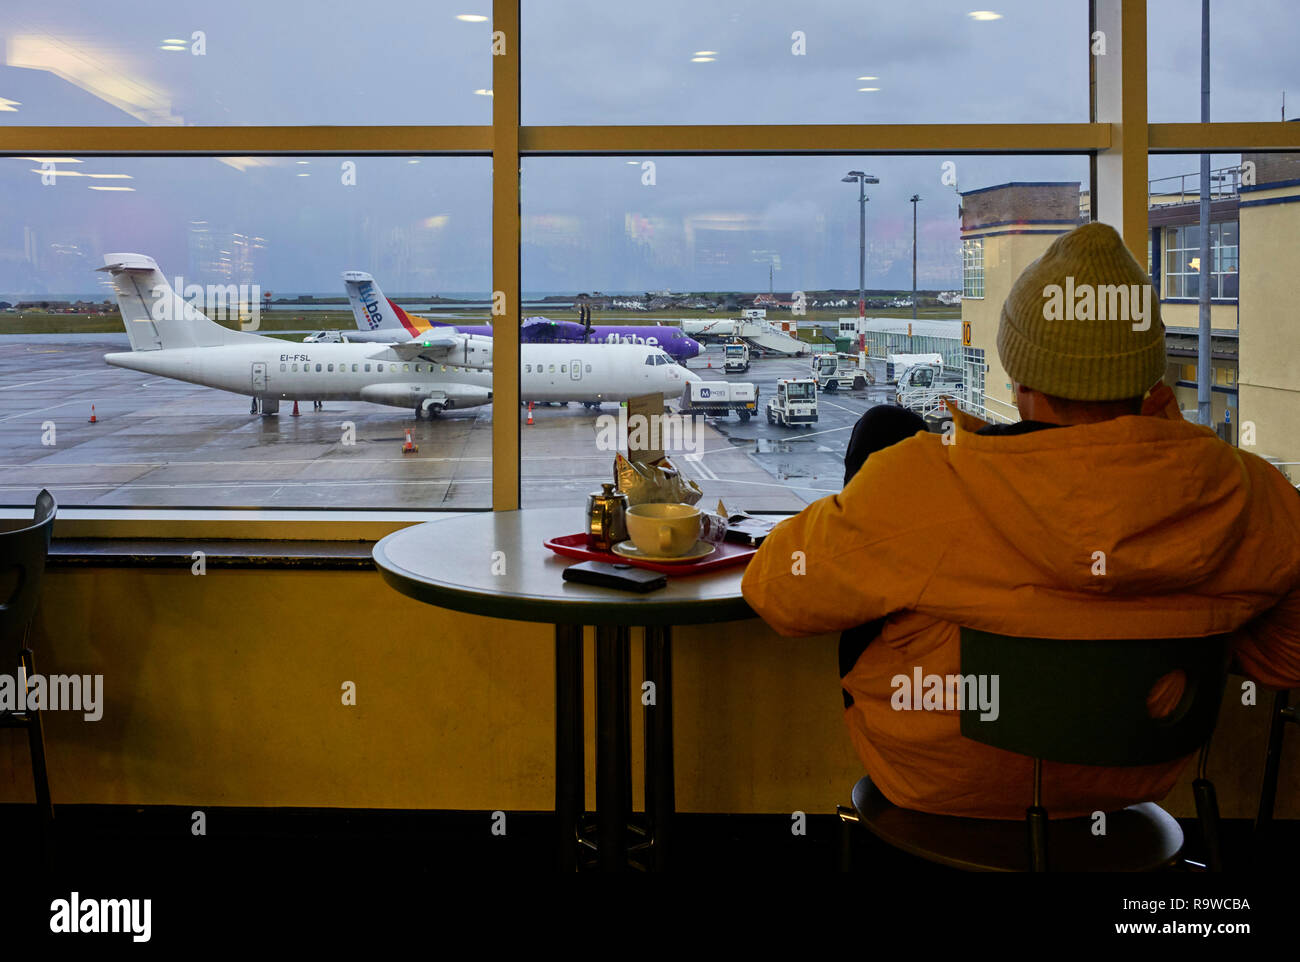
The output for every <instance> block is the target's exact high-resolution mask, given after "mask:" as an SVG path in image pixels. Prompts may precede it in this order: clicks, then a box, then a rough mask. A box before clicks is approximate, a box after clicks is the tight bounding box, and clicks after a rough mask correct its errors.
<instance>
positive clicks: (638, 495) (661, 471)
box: [614, 454, 704, 507]
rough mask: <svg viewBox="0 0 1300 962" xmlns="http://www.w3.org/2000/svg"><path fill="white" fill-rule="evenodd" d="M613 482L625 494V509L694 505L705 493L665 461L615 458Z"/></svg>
mask: <svg viewBox="0 0 1300 962" xmlns="http://www.w3.org/2000/svg"><path fill="white" fill-rule="evenodd" d="M614 482H615V484H617V485H618V489H619V490H620V491H622V492H623V493H624V494H626V495H627V503H628V506H629V507H631V506H632V505H635V504H695V502H697V501H699V500H700V498H702V497H703V496H704V492H703V491H701V490H700V487H699V485H697V484H696V483H695V482H694V481H692V480H691V479H690V478H684V477H682V476H681V475H680V474H678V473H677V469H676V468H674V467H673V465H672V462H671V461H669V460H668V459H667V458H659V459H658V460H657V461H649V462H647V461H629V460H628V459H627V458H625V457H623V455H621V454H616V455H615V456H614Z"/></svg>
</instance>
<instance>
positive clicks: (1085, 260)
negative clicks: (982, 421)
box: [998, 223, 1166, 401]
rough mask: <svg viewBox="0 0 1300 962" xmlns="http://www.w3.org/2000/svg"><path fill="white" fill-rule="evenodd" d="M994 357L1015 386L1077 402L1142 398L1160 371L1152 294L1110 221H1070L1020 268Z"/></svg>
mask: <svg viewBox="0 0 1300 962" xmlns="http://www.w3.org/2000/svg"><path fill="white" fill-rule="evenodd" d="M998 356H999V357H1000V358H1001V359H1002V366H1003V367H1004V368H1005V369H1006V372H1007V374H1008V375H1010V376H1011V378H1012V379H1013V380H1014V381H1016V382H1017V383H1019V384H1023V385H1025V386H1026V387H1031V388H1034V389H1035V390H1038V391H1042V392H1043V393H1044V394H1051V395H1055V396H1056V397H1062V398H1069V399H1071V400H1076V401H1117V400H1120V399H1123V398H1135V397H1142V396H1143V395H1144V394H1146V392H1147V391H1148V389H1150V388H1151V387H1152V386H1153V385H1154V384H1155V383H1156V382H1157V381H1158V380H1160V378H1162V377H1164V374H1165V363H1166V362H1165V327H1164V324H1163V322H1162V321H1161V320H1160V304H1159V299H1158V298H1157V297H1156V296H1155V292H1154V291H1153V290H1152V286H1151V278H1150V277H1148V276H1147V273H1146V271H1144V270H1143V269H1142V267H1141V266H1140V265H1139V264H1138V262H1137V261H1136V260H1135V259H1134V258H1133V255H1132V254H1131V253H1129V250H1128V248H1127V247H1125V246H1124V241H1123V240H1122V239H1121V238H1120V236H1119V234H1118V233H1116V231H1115V229H1114V228H1113V227H1111V226H1109V225H1108V224H1100V223H1092V224H1084V225H1083V226H1082V227H1077V228H1075V229H1074V230H1072V231H1070V232H1069V233H1068V234H1063V235H1062V236H1060V237H1058V238H1057V239H1056V240H1055V241H1053V242H1052V245H1051V246H1050V247H1048V248H1047V250H1046V251H1044V252H1043V256H1042V257H1040V258H1038V260H1036V261H1034V262H1033V263H1032V264H1030V265H1029V266H1028V267H1026V268H1025V270H1024V273H1022V274H1021V275H1020V277H1019V278H1017V279H1016V282H1015V284H1013V285H1012V287H1011V292H1010V293H1009V294H1008V295H1007V299H1006V303H1004V304H1003V305H1002V318H1001V321H1000V323H999V324H998Z"/></svg>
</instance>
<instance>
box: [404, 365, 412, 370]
mask: <svg viewBox="0 0 1300 962" xmlns="http://www.w3.org/2000/svg"><path fill="white" fill-rule="evenodd" d="M402 370H403V371H410V370H411V365H409V364H403V365H402Z"/></svg>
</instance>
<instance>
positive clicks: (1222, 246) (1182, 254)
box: [1163, 221, 1238, 298]
mask: <svg viewBox="0 0 1300 962" xmlns="http://www.w3.org/2000/svg"><path fill="white" fill-rule="evenodd" d="M1210 246H1211V249H1212V250H1213V258H1214V276H1213V279H1212V283H1211V286H1210V297H1226V298H1235V297H1236V296H1237V276H1238V275H1237V261H1238V247H1237V222H1236V221H1228V222H1225V223H1222V224H1211V225H1210ZM1200 281H1201V228H1200V225H1199V224H1188V225H1186V226H1184V227H1168V228H1166V229H1165V279H1164V292H1163V296H1164V297H1200V296H1201V289H1200Z"/></svg>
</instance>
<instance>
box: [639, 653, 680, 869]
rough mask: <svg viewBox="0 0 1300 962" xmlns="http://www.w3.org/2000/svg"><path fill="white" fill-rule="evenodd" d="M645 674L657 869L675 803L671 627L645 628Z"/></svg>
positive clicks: (665, 855)
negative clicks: (649, 689)
mask: <svg viewBox="0 0 1300 962" xmlns="http://www.w3.org/2000/svg"><path fill="white" fill-rule="evenodd" d="M645 677H646V680H647V681H651V682H654V686H655V687H654V693H655V700H654V704H653V705H646V706H645V708H644V715H645V763H646V778H645V810H646V816H647V820H648V821H649V823H650V832H651V837H652V838H653V840H654V841H653V845H652V846H651V848H650V867H651V868H652V869H654V871H656V872H661V871H664V870H665V869H666V868H667V867H668V865H669V857H670V853H671V850H672V837H673V835H672V828H673V815H674V811H675V809H676V807H677V795H676V787H675V785H674V772H673V673H672V629H671V628H668V627H647V628H646V629H645Z"/></svg>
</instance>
